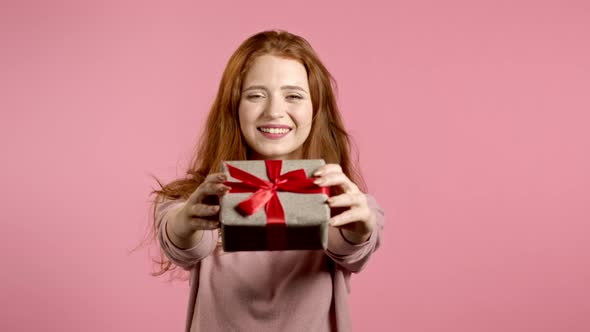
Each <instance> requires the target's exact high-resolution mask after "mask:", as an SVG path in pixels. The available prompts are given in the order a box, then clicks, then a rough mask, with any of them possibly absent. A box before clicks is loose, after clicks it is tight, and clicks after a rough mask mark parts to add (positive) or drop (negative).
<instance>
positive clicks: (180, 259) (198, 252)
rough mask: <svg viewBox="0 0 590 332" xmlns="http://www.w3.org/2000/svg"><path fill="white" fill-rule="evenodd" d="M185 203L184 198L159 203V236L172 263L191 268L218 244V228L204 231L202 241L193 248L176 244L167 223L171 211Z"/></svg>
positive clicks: (157, 215)
mask: <svg viewBox="0 0 590 332" xmlns="http://www.w3.org/2000/svg"><path fill="white" fill-rule="evenodd" d="M183 204H184V201H183V200H167V201H164V202H162V203H160V204H158V206H157V207H156V218H157V219H156V220H157V236H158V241H159V243H160V246H161V247H162V250H163V252H164V254H165V255H166V257H168V259H170V261H172V263H174V264H176V265H178V266H180V267H182V268H183V269H186V270H189V269H191V268H192V267H194V266H195V265H196V264H198V263H199V262H200V261H201V260H202V259H203V258H205V257H207V256H209V255H210V254H211V253H212V252H213V250H214V249H215V247H216V245H217V238H218V232H217V230H206V231H203V237H202V238H201V241H199V243H197V245H196V246H195V247H193V248H189V249H180V248H178V247H177V246H176V245H174V243H172V241H171V240H170V237H169V236H168V232H167V231H166V224H167V223H168V220H169V218H170V216H171V215H172V213H171V212H173V211H176V210H177V209H180V208H182V205H183Z"/></svg>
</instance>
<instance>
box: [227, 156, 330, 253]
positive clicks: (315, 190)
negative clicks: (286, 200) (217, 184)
mask: <svg viewBox="0 0 590 332" xmlns="http://www.w3.org/2000/svg"><path fill="white" fill-rule="evenodd" d="M264 163H265V164H266V173H267V175H268V178H269V180H270V181H266V180H263V179H260V178H258V177H256V176H254V175H252V174H250V173H248V172H246V171H243V170H241V169H239V168H237V167H234V166H231V165H229V164H227V163H226V164H225V166H226V167H227V169H228V171H229V174H230V175H231V176H232V177H233V178H235V179H237V180H240V181H242V182H229V181H227V182H225V185H228V186H230V187H231V189H230V190H229V192H230V193H245V192H253V193H254V194H252V196H250V197H249V198H247V199H246V200H244V201H242V202H240V204H238V209H239V210H240V211H242V212H243V213H245V214H246V215H252V214H254V212H256V211H258V210H259V209H260V208H261V207H262V206H265V212H266V219H267V221H266V222H267V224H268V225H271V226H275V227H271V229H277V226H278V227H279V228H281V229H283V230H284V228H285V227H286V222H285V212H284V210H283V205H282V204H281V201H280V200H279V197H278V195H277V191H286V192H294V193H302V194H321V193H323V194H326V195H328V196H329V193H330V191H329V188H326V187H319V186H318V185H316V184H315V183H313V181H314V179H313V178H308V177H307V175H306V174H305V170H303V169H297V170H294V171H291V172H287V173H285V174H283V175H281V167H282V165H283V161H282V160H265V161H264ZM270 242H271V239H270V238H269V243H270ZM272 242H273V243H275V245H272V246H273V247H274V248H275V249H277V248H278V247H279V246H280V245H278V244H276V243H277V241H272ZM283 242H285V241H283Z"/></svg>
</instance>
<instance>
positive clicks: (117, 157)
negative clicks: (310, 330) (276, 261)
mask: <svg viewBox="0 0 590 332" xmlns="http://www.w3.org/2000/svg"><path fill="white" fill-rule="evenodd" d="M7 2H13V4H8V3H7ZM268 28H284V29H287V30H291V31H293V32H295V33H298V34H301V35H303V36H305V37H306V38H308V39H309V40H310V42H311V43H312V44H313V45H314V46H315V48H316V49H317V51H318V52H319V54H320V55H321V57H322V59H323V60H324V61H325V63H326V64H327V65H328V67H329V69H330V70H331V71H332V73H333V74H334V75H335V77H336V78H337V80H338V82H339V85H340V101H341V106H342V110H343V113H344V116H345V119H346V122H347V124H348V127H349V129H350V131H351V132H352V134H353V135H354V136H355V137H356V141H357V143H358V145H359V147H360V150H361V152H362V153H361V158H362V167H363V170H364V172H365V175H366V178H367V181H368V184H369V186H370V189H371V191H372V192H373V194H374V195H375V196H376V197H377V198H378V199H379V201H380V202H381V203H382V205H383V206H384V207H385V208H386V210H387V213H388V224H387V228H386V231H385V234H384V236H385V244H384V246H383V247H382V250H380V251H379V252H378V253H377V254H376V255H375V256H374V257H373V260H372V262H371V264H370V265H369V266H368V268H367V269H366V270H365V271H364V272H363V273H361V274H360V275H358V276H356V277H355V278H354V279H353V293H352V295H351V305H352V313H353V322H354V326H355V330H357V331H404V332H424V331H445V332H446V331H449V332H451V331H452V332H459V331H478V332H479V331H574V332H582V331H588V330H590V263H589V262H590V241H588V234H589V233H590V229H589V228H590V227H589V222H590V190H589V189H588V187H589V186H590V176H589V175H588V174H589V170H590V135H589V134H588V128H587V127H588V126H589V122H590V116H589V115H588V112H589V110H590V99H589V88H590V46H589V45H590V44H589V41H590V4H589V2H588V1H557V0H555V1H491V0H489V1H467V0H463V1H430V2H427V1H383V2H381V3H374V2H372V1H361V2H358V4H356V5H352V4H343V3H342V2H336V1H334V2H332V3H329V4H328V3H326V2H324V1H307V2H305V1H303V2H302V1H296V2H293V3H285V2H278V1H265V2H256V3H250V2H246V1H245V2H240V4H232V5H229V4H228V3H225V2H223V1H212V2H209V1H208V2H207V5H200V4H197V1H193V2H189V1H160V2H159V3H156V2H153V1H152V2H146V1H139V0H137V1H114V0H111V1H94V2H93V3H85V4H82V3H81V2H80V1H74V0H71V1H52V2H48V1H3V2H2V5H1V9H0V40H1V45H0V48H1V49H2V51H0V59H1V61H0V77H1V79H0V82H1V83H0V84H1V86H0V110H1V112H2V113H1V114H2V116H1V121H0V135H1V140H0V151H1V152H2V165H1V168H2V171H1V172H0V174H1V176H2V179H1V180H2V182H1V183H2V185H3V188H4V190H3V191H2V194H1V195H2V197H1V202H2V203H1V204H2V216H1V220H2V232H1V235H0V253H1V255H2V257H1V263H0V264H1V267H0V279H1V283H0V285H1V286H0V287H1V292H0V294H1V296H0V306H1V310H0V330H1V331H34V330H35V331H36V330H44V331H89V332H93V331H140V330H142V331H180V330H181V329H182V325H183V323H184V315H185V301H186V296H187V287H186V285H185V284H183V283H178V282H176V283H168V282H166V281H165V280H164V279H156V278H153V277H150V276H148V272H149V270H150V264H149V261H148V258H147V254H146V252H139V253H135V254H132V255H129V254H128V251H129V249H131V248H132V247H133V246H134V245H135V244H137V242H138V241H139V240H140V238H141V236H142V234H143V231H144V229H145V224H146V221H147V218H148V213H149V211H148V197H147V194H148V192H149V191H150V188H151V187H152V186H153V185H154V183H153V181H151V179H150V178H149V176H148V174H150V173H153V174H156V175H158V176H160V177H162V178H163V179H165V180H170V179H172V178H174V177H175V176H177V175H181V174H182V173H183V171H184V165H185V163H186V160H187V159H188V157H189V155H190V151H191V147H192V145H193V142H194V139H195V137H196V136H197V135H198V132H199V130H200V125H201V121H202V119H203V118H204V115H205V113H206V112H207V110H208V107H209V105H210V103H211V101H212V98H213V96H214V93H215V90H216V88H217V84H218V81H219V77H220V73H221V71H222V69H223V66H224V64H225V62H226V61H227V59H228V57H229V55H230V53H231V52H232V51H233V50H234V49H235V48H236V47H237V46H238V44H239V43H240V42H241V41H242V40H243V39H245V38H246V37H248V36H249V35H250V34H253V33H254V32H257V31H259V30H263V29H268Z"/></svg>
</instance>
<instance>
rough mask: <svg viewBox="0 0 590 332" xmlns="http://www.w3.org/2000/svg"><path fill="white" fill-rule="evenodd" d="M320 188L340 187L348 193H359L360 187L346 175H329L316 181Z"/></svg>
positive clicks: (322, 176)
mask: <svg viewBox="0 0 590 332" xmlns="http://www.w3.org/2000/svg"><path fill="white" fill-rule="evenodd" d="M314 183H315V184H317V185H318V186H320V187H331V186H340V187H341V188H342V190H344V192H346V193H357V192H359V189H358V187H357V186H356V184H354V183H353V182H352V181H350V179H349V178H348V177H347V176H346V174H344V173H327V174H324V175H321V176H320V177H319V178H317V179H316V180H315V181H314Z"/></svg>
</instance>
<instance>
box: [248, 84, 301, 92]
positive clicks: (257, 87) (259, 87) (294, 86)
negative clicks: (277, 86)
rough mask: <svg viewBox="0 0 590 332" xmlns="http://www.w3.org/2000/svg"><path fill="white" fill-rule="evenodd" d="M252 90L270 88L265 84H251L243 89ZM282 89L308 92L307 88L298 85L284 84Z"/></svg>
mask: <svg viewBox="0 0 590 332" xmlns="http://www.w3.org/2000/svg"><path fill="white" fill-rule="evenodd" d="M250 90H265V91H268V89H267V88H266V87H265V86H264V85H252V86H249V87H247V88H245V89H244V90H242V92H246V91H250ZM281 90H299V91H303V92H305V93H308V92H307V90H305V89H304V88H302V87H300V86H298V85H283V86H281Z"/></svg>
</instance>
